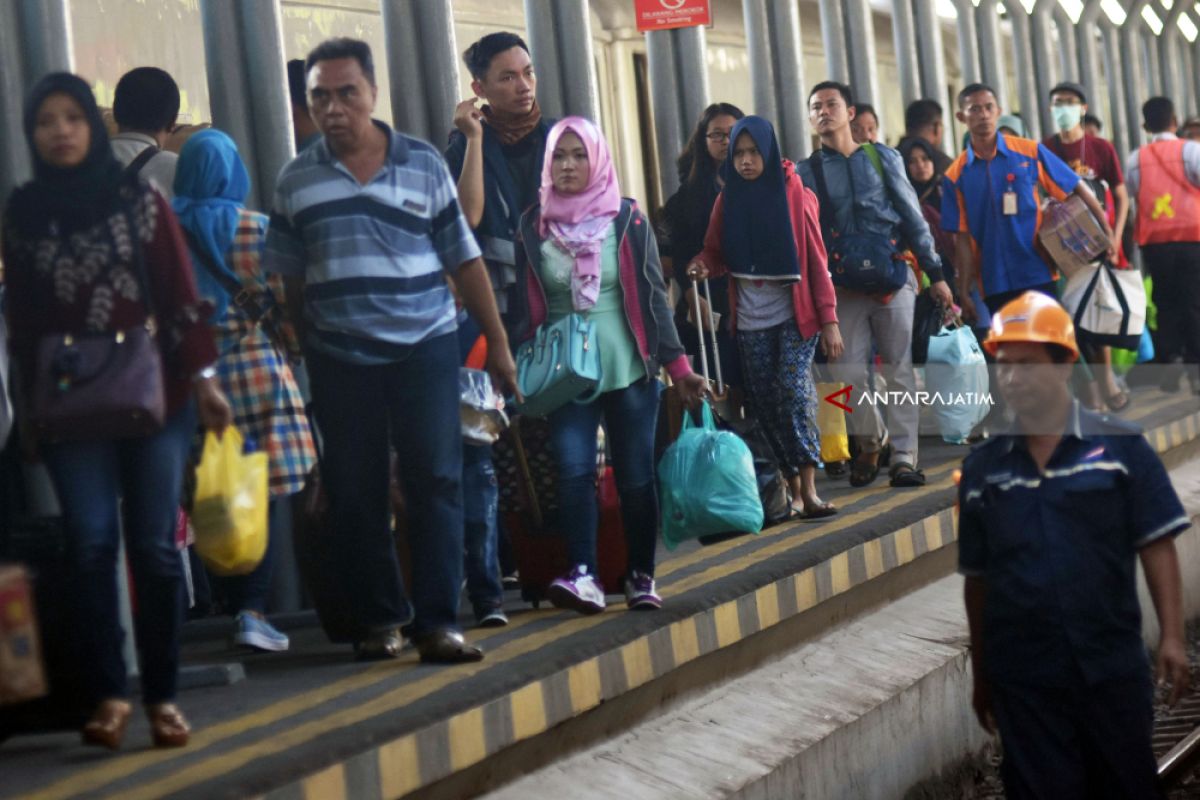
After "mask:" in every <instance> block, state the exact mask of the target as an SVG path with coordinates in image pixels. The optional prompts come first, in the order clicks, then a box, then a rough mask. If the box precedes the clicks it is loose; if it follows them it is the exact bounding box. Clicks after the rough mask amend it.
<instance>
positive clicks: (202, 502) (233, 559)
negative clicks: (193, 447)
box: [192, 426, 268, 575]
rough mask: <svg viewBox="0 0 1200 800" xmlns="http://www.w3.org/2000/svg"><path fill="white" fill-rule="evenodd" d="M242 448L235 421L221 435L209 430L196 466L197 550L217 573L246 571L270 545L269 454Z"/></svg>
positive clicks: (244, 572)
mask: <svg viewBox="0 0 1200 800" xmlns="http://www.w3.org/2000/svg"><path fill="white" fill-rule="evenodd" d="M242 447H243V442H242V435H241V434H240V433H238V431H237V430H236V429H235V428H233V427H232V426H231V427H229V428H228V429H226V431H225V435H224V436H222V437H221V438H220V439H218V438H217V435H216V434H215V433H213V432H212V431H209V432H208V433H206V434H205V435H204V451H203V453H202V454H201V456H200V464H199V466H197V467H196V499H195V501H194V502H193V503H192V527H193V529H194V530H195V532H196V554H197V555H199V556H200V558H201V560H203V561H204V565H205V566H206V567H208V568H209V570H211V571H212V572H213V573H215V574H217V575H245V574H247V573H249V572H251V571H253V570H254V568H255V567H257V566H258V565H259V563H260V562H261V561H262V559H263V554H264V553H266V550H267V500H268V497H267V480H268V468H267V454H266V453H250V454H249V455H244V454H243V453H242Z"/></svg>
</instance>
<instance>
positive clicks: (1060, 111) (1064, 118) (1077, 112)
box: [1051, 105, 1083, 131]
mask: <svg viewBox="0 0 1200 800" xmlns="http://www.w3.org/2000/svg"><path fill="white" fill-rule="evenodd" d="M1051 111H1053V112H1054V124H1055V125H1057V126H1058V129H1059V130H1060V131H1069V130H1071V128H1074V127H1075V126H1076V125H1078V124H1079V119H1080V117H1082V116H1083V106H1080V105H1073V106H1054V107H1053V108H1052V109H1051Z"/></svg>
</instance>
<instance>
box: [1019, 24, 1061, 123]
mask: <svg viewBox="0 0 1200 800" xmlns="http://www.w3.org/2000/svg"><path fill="white" fill-rule="evenodd" d="M1056 5H1057V0H1038V3H1037V5H1036V6H1034V8H1033V13H1032V14H1030V15H1029V36H1030V38H1029V44H1030V49H1031V51H1032V53H1033V72H1034V87H1035V92H1036V98H1037V99H1036V101H1035V106H1036V109H1037V113H1036V114H1034V113H1032V112H1033V109H1030V113H1029V114H1027V115H1026V117H1025V119H1026V120H1029V119H1031V118H1032V117H1034V116H1036V117H1037V118H1038V120H1039V121H1040V123H1041V130H1040V134H1041V136H1048V135H1050V134H1051V133H1053V132H1054V114H1052V113H1051V111H1050V90H1051V89H1052V88H1053V87H1054V84H1056V83H1058V80H1059V69H1058V68H1059V60H1058V54H1057V52H1056V50H1055V44H1054V33H1055V26H1054V15H1053V11H1054V6H1056ZM1041 136H1039V137H1037V138H1041Z"/></svg>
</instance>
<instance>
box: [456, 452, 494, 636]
mask: <svg viewBox="0 0 1200 800" xmlns="http://www.w3.org/2000/svg"><path fill="white" fill-rule="evenodd" d="M499 502H500V490H499V489H498V488H497V484H496V467H495V465H494V464H492V448H490V447H487V446H481V445H473V444H465V443H464V444H463V545H464V547H465V549H466V561H465V566H466V572H467V597H469V598H470V600H471V607H472V608H473V609H474V611H475V616H476V617H480V616H483V615H484V614H486V613H487V612H488V611H490V610H491V609H493V608H498V607H499V606H500V605H502V604H503V603H504V586H503V585H502V584H501V582H500V556H499V554H498V552H497V535H496V531H497V526H496V515H497V513H498V512H499Z"/></svg>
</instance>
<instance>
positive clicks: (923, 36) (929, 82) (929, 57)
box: [913, 0, 951, 131]
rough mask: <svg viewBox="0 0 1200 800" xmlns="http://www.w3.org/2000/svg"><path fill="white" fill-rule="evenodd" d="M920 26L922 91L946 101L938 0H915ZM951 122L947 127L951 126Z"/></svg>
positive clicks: (944, 63)
mask: <svg viewBox="0 0 1200 800" xmlns="http://www.w3.org/2000/svg"><path fill="white" fill-rule="evenodd" d="M913 10H914V12H915V14H914V19H915V21H916V26H917V58H918V59H919V60H920V67H921V94H922V95H923V96H925V97H928V98H930V99H932V100H937V101H938V102H939V103H943V104H944V103H945V101H946V51H945V49H944V48H943V47H942V21H941V19H940V18H939V17H938V13H937V2H936V0H913ZM950 127H951V126H949V125H947V126H946V130H947V131H949V130H950Z"/></svg>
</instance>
